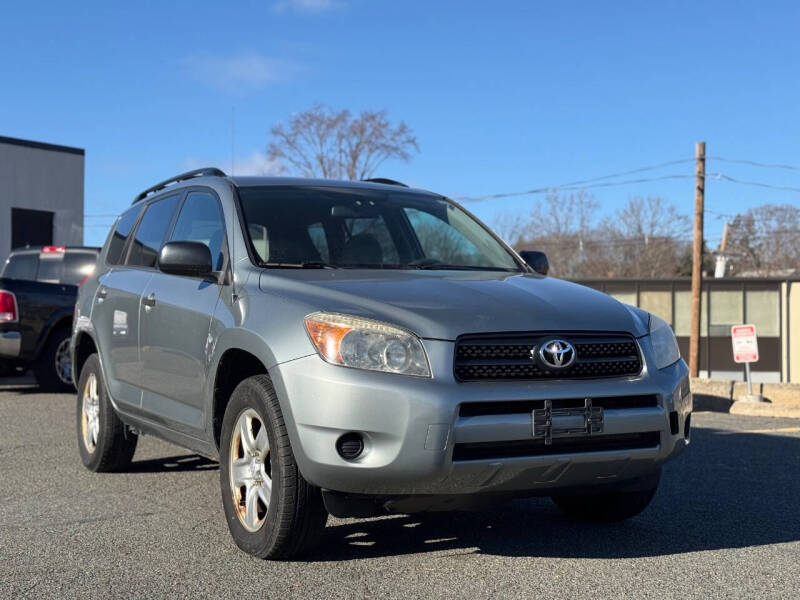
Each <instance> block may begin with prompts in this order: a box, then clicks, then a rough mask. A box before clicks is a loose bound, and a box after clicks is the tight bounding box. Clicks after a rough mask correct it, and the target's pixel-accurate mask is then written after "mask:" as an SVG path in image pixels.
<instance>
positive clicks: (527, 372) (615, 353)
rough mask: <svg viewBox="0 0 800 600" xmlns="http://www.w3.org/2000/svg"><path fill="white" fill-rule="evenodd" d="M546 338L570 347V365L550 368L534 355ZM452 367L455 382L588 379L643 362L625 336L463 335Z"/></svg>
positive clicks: (637, 368)
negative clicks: (574, 357)
mask: <svg viewBox="0 0 800 600" xmlns="http://www.w3.org/2000/svg"><path fill="white" fill-rule="evenodd" d="M551 339H563V340H566V341H568V342H570V343H571V344H572V345H573V346H574V347H575V353H576V359H575V362H574V363H573V364H572V365H571V366H569V367H567V368H565V369H562V370H552V369H548V368H546V367H544V366H543V365H541V364H540V362H539V361H538V360H537V359H536V358H535V353H536V350H537V349H538V348H539V346H540V344H544V343H546V342H547V341H548V340H551ZM454 370H455V376H456V379H458V380H459V381H483V380H498V379H500V380H502V379H510V380H515V379H516V380H525V379H588V378H603V377H623V376H630V375H637V374H639V373H640V372H641V370H642V360H641V357H640V355H639V349H638V347H637V345H636V342H635V341H634V340H633V338H632V337H631V336H629V335H625V334H603V335H596V334H591V335H590V334H552V333H548V334H532V335H524V336H519V335H509V336H502V335H500V336H464V337H462V338H459V340H458V341H457V342H456V355H455V366H454Z"/></svg>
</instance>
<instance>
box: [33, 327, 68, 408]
mask: <svg viewBox="0 0 800 600" xmlns="http://www.w3.org/2000/svg"><path fill="white" fill-rule="evenodd" d="M70 334H71V332H70V330H69V328H68V327H61V328H60V329H57V330H56V331H54V332H53V333H52V334H51V335H50V338H49V339H48V340H47V343H46V344H45V347H44V349H43V350H42V353H41V355H40V356H39V359H38V360H37V361H36V362H35V363H34V365H33V374H34V376H35V377H36V382H37V383H38V384H39V389H40V390H41V391H43V392H70V391H72V390H74V389H75V387H74V386H73V384H72V358H71V357H70V354H69V340H70Z"/></svg>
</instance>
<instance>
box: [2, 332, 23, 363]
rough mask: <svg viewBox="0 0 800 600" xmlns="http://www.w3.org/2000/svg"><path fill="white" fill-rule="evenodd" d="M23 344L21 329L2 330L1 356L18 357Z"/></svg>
mask: <svg viewBox="0 0 800 600" xmlns="http://www.w3.org/2000/svg"><path fill="white" fill-rule="evenodd" d="M21 345H22V336H21V335H20V333H19V331H0V358H17V357H18V356H19V352H20V347H21Z"/></svg>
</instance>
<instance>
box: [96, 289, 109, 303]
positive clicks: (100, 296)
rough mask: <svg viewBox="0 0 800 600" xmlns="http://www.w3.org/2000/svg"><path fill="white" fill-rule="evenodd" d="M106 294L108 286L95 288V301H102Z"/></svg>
mask: <svg viewBox="0 0 800 600" xmlns="http://www.w3.org/2000/svg"><path fill="white" fill-rule="evenodd" d="M106 296H108V288H107V287H105V286H104V287H101V288H100V289H99V290H97V302H102V301H103V300H105V299H106Z"/></svg>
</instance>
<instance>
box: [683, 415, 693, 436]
mask: <svg viewBox="0 0 800 600" xmlns="http://www.w3.org/2000/svg"><path fill="white" fill-rule="evenodd" d="M691 431H692V413H689V414H688V415H686V421H684V423H683V437H684V438H686V439H687V440H688V439H689V433H691Z"/></svg>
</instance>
